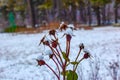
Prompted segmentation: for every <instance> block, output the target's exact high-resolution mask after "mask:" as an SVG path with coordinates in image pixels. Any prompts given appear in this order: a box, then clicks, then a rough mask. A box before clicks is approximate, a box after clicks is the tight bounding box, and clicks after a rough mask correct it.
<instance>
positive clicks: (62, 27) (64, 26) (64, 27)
mask: <svg viewBox="0 0 120 80" xmlns="http://www.w3.org/2000/svg"><path fill="white" fill-rule="evenodd" d="M67 28H68V26H67V25H66V24H62V25H61V26H60V30H61V31H63V30H66V29H67Z"/></svg>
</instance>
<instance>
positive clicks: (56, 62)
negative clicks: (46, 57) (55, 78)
mask: <svg viewBox="0 0 120 80" xmlns="http://www.w3.org/2000/svg"><path fill="white" fill-rule="evenodd" d="M52 60H53V61H54V63H55V64H56V66H57V68H58V71H59V78H60V68H59V66H58V64H57V62H56V61H55V60H54V58H52Z"/></svg>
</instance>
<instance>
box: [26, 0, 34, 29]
mask: <svg viewBox="0 0 120 80" xmlns="http://www.w3.org/2000/svg"><path fill="white" fill-rule="evenodd" d="M27 3H28V11H29V17H30V22H31V26H32V27H35V13H34V6H33V4H32V0H27Z"/></svg>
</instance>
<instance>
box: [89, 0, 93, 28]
mask: <svg viewBox="0 0 120 80" xmlns="http://www.w3.org/2000/svg"><path fill="white" fill-rule="evenodd" d="M91 23H92V16H91V5H90V1H88V24H89V26H91Z"/></svg>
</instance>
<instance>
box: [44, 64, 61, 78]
mask: <svg viewBox="0 0 120 80" xmlns="http://www.w3.org/2000/svg"><path fill="white" fill-rule="evenodd" d="M45 65H46V66H47V67H48V68H49V69H50V70H51V71H52V72H53V73H54V74H55V75H56V77H57V78H58V80H60V77H59V76H58V75H57V74H56V72H55V71H54V70H53V69H52V68H51V67H50V66H49V65H48V64H45Z"/></svg>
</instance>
